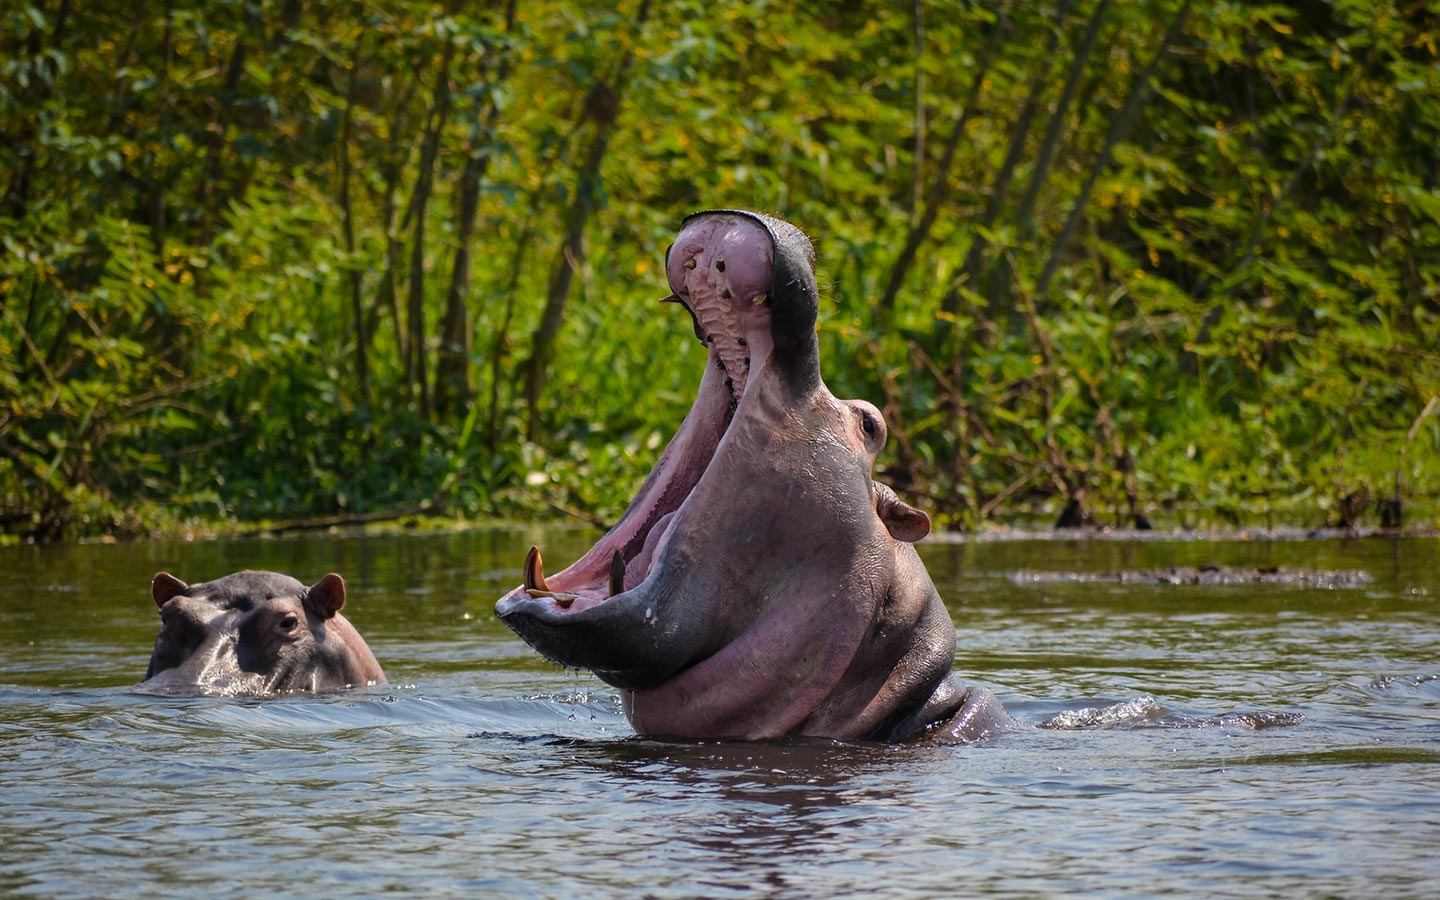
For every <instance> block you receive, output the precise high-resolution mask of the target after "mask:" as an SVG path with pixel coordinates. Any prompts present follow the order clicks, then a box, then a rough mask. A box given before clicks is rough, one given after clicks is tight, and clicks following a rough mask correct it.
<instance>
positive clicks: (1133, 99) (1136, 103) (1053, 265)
mask: <svg viewBox="0 0 1440 900" xmlns="http://www.w3.org/2000/svg"><path fill="white" fill-rule="evenodd" d="M1190 2H1191V0H1185V2H1184V3H1182V4H1181V5H1180V10H1179V11H1178V12H1177V13H1176V14H1175V19H1174V20H1173V21H1172V22H1171V23H1170V27H1169V28H1168V29H1166V31H1165V36H1164V37H1162V38H1161V39H1160V46H1159V47H1158V48H1157V49H1156V50H1155V55H1153V56H1151V57H1150V61H1149V62H1147V63H1146V64H1145V65H1144V67H1142V68H1141V69H1140V71H1139V72H1136V73H1135V77H1134V78H1133V79H1132V80H1131V82H1130V90H1129V92H1128V93H1127V94H1126V96H1125V102H1124V104H1123V105H1122V106H1121V108H1120V112H1119V113H1117V114H1116V116H1115V118H1114V119H1112V120H1111V122H1110V128H1109V130H1108V131H1106V133H1105V143H1104V145H1103V146H1102V147H1101V149H1100V155H1099V156H1097V157H1096V158H1095V163H1094V164H1093V165H1092V166H1091V167H1090V173H1089V175H1088V176H1087V177H1086V179H1085V184H1084V186H1083V187H1081V188H1080V196H1078V197H1076V198H1075V205H1074V206H1072V207H1071V208H1070V214H1069V215H1068V216H1066V218H1065V226H1064V227H1063V228H1062V229H1061V230H1060V236H1059V237H1058V238H1056V239H1055V246H1054V247H1053V248H1051V250H1050V258H1049V259H1047V260H1046V261H1045V268H1044V269H1043V270H1042V271H1041V273H1040V280H1039V281H1037V282H1036V283H1035V306H1036V308H1037V310H1038V311H1039V312H1040V313H1041V314H1042V315H1043V313H1044V310H1045V297H1046V293H1047V292H1048V291H1049V289H1050V280H1051V279H1052V278H1053V277H1054V275H1055V271H1056V270H1057V269H1059V268H1060V262H1061V260H1063V259H1064V257H1065V251H1066V249H1067V248H1068V247H1069V246H1070V241H1071V239H1072V238H1074V236H1075V230H1076V229H1077V228H1078V227H1079V225H1080V219H1081V217H1082V216H1083V215H1084V214H1085V207H1086V205H1087V204H1088V203H1089V202H1090V192H1091V191H1092V190H1094V189H1095V182H1097V181H1099V180H1100V176H1101V174H1102V173H1104V171H1105V170H1106V169H1107V168H1109V166H1110V157H1111V155H1112V154H1113V153H1114V152H1115V146H1116V145H1117V144H1119V143H1120V142H1121V141H1122V140H1124V139H1125V136H1126V135H1127V134H1129V133H1130V128H1131V126H1132V125H1133V124H1134V123H1135V118H1136V117H1137V116H1138V115H1139V114H1140V110H1141V109H1142V108H1143V106H1144V102H1143V101H1144V100H1145V97H1146V95H1148V94H1149V93H1150V79H1151V77H1152V76H1154V74H1155V69H1156V68H1157V67H1158V66H1159V65H1160V61H1161V60H1162V59H1164V58H1165V56H1166V54H1168V53H1169V52H1170V47H1171V45H1173V44H1174V43H1175V40H1176V39H1177V38H1178V37H1179V36H1180V32H1181V30H1182V29H1183V28H1184V27H1185V19H1186V17H1187V16H1188V15H1189V14H1190Z"/></svg>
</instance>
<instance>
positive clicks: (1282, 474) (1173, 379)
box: [0, 0, 1440, 539]
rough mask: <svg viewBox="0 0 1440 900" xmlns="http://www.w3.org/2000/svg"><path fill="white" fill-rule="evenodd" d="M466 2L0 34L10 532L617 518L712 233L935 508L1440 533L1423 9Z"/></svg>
mask: <svg viewBox="0 0 1440 900" xmlns="http://www.w3.org/2000/svg"><path fill="white" fill-rule="evenodd" d="M82 7H83V8H82ZM462 7H463V5H460V4H450V5H448V6H446V7H440V6H435V5H429V4H416V3H400V2H391V3H384V4H376V5H364V6H355V5H354V4H335V3H331V2H319V3H307V4H300V3H293V2H279V0H259V2H249V3H236V2H225V3H210V4H191V5H186V4H179V5H163V6H162V7H156V8H151V7H148V6H147V7H143V8H140V9H138V10H137V9H136V8H135V7H134V6H133V5H124V4H116V3H110V2H97V3H87V4H82V5H80V6H77V5H75V4H73V3H67V2H60V0H55V2H53V3H48V4H47V3H30V4H27V5H22V6H19V7H17V8H15V9H10V10H7V11H6V12H5V13H3V14H0V47H4V49H5V53H4V54H0V60H3V62H0V123H3V127H4V133H5V134H6V136H7V140H5V141H3V142H0V190H3V196H0V242H3V249H4V253H3V258H0V533H6V534H10V535H19V536H30V537H36V538H42V539H43V538H58V537H67V536H79V535H91V534H100V533H110V534H134V533H145V532H154V531H175V530H180V529H184V528H187V527H190V524H191V523H195V522H202V523H214V522H217V521H221V522H225V521H229V522H248V521H253V520H261V519H271V520H289V519H296V518H304V517H309V516H323V515H334V514H341V515H348V514H354V515H356V516H364V515H373V514H378V513H384V512H386V511H390V510H400V509H421V508H423V509H428V510H430V511H441V510H443V511H446V512H447V513H449V514H452V515H459V516H466V517H476V516H496V515H499V516H514V517H529V516H535V515H561V514H574V515H580V516H584V517H591V518H595V519H598V520H608V519H613V517H614V516H615V515H617V514H618V513H619V512H620V510H621V509H623V506H624V503H625V502H626V500H627V498H628V496H629V493H630V492H631V491H632V490H633V489H634V487H635V486H636V485H637V484H638V482H639V480H640V479H641V478H642V477H643V475H644V473H645V472H646V471H647V470H648V468H649V467H650V465H651V464H652V463H653V461H654V459H655V457H656V455H657V454H658V452H659V449H660V447H661V446H663V442H664V441H665V440H666V439H667V438H668V436H669V435H670V434H671V433H672V432H673V431H674V429H675V427H676V426H677V425H678V423H679V421H680V419H681V418H682V417H683V415H684V412H685V410H686V409H687V408H688V405H689V402H690V399H691V397H692V396H693V389H694V384H695V383H696V381H697V380H698V373H699V370H700V368H701V365H702V360H703V348H701V347H700V346H699V345H697V344H695V342H693V341H690V340H689V339H688V337H689V324H688V322H686V321H684V318H683V316H678V315H676V314H674V311H673V310H664V309H660V308H658V307H657V305H656V304H655V300H657V299H658V298H659V297H660V296H661V295H663V294H664V293H665V289H664V283H663V278H664V276H663V271H662V268H661V260H662V259H663V255H664V251H665V247H666V246H667V244H668V242H669V240H670V239H671V237H672V236H673V233H674V230H675V227H676V225H677V223H678V221H679V220H680V218H681V217H683V216H684V215H685V214H687V213H689V212H692V211H694V210H696V209H702V208H711V207H728V206H734V207H748V208H758V209H764V210H768V211H772V212H775V213H777V214H780V215H782V216H784V217H786V218H789V219H791V220H792V221H794V222H796V223H797V224H800V225H801V226H802V227H804V228H806V230H807V231H808V232H809V233H810V234H811V235H812V237H813V238H814V240H815V243H816V246H817V249H818V251H819V255H820V267H821V272H820V274H821V277H822V284H823V294H824V296H823V307H822V321H821V335H820V336H821V342H822V352H823V358H824V360H825V366H826V379H827V381H828V382H829V384H830V385H831V387H832V388H833V389H834V390H835V391H836V392H837V393H839V394H842V395H851V396H862V397H866V398H869V399H872V400H875V401H876V402H877V403H880V404H881V405H882V407H883V409H884V411H885V413H886V416H887V418H888V419H889V423H890V431H891V435H892V443H891V449H890V450H889V451H888V452H887V454H886V455H885V456H884V457H883V458H882V460H881V477H882V478H885V479H886V480H889V481H891V482H893V483H895V484H896V485H897V486H898V487H900V488H901V489H902V491H907V492H910V493H911V494H913V495H915V496H916V497H917V499H918V500H920V502H922V503H923V504H924V505H926V506H927V507H929V508H931V509H932V510H935V511H936V512H938V513H939V514H940V515H941V517H942V520H943V521H944V522H946V523H949V524H953V525H960V526H968V527H978V526H980V525H981V524H982V523H984V522H985V521H986V520H989V519H993V518H997V517H1004V516H1009V515H1016V514H1026V513H1030V512H1035V511H1046V512H1047V514H1048V515H1051V516H1054V515H1056V514H1058V513H1059V511H1060V509H1061V508H1062V507H1064V506H1065V505H1066V504H1067V503H1072V504H1075V505H1077V506H1078V507H1080V508H1083V510H1084V511H1085V513H1086V514H1087V515H1088V516H1089V517H1090V518H1091V520H1093V521H1097V522H1102V523H1115V524H1125V523H1129V522H1132V521H1135V520H1136V519H1137V518H1138V517H1142V516H1143V517H1155V518H1163V519H1168V520H1169V521H1171V522H1174V523H1177V524H1191V525H1194V524H1203V523H1209V522H1229V523H1241V524H1274V523H1279V522H1297V523H1302V524H1312V525H1319V524H1334V523H1344V524H1353V523H1355V522H1356V521H1357V520H1359V521H1363V520H1364V519H1363V517H1368V516H1371V515H1372V513H1371V511H1370V510H1371V506H1370V504H1372V503H1373V502H1374V501H1375V500H1378V499H1381V498H1388V497H1390V496H1391V495H1393V494H1397V493H1398V495H1399V496H1400V497H1401V499H1402V501H1403V502H1404V504H1405V508H1406V511H1407V512H1406V515H1407V521H1408V522H1409V523H1411V524H1421V525H1425V524H1428V525H1435V524H1437V511H1436V501H1437V498H1440V412H1433V413H1432V414H1430V415H1429V416H1428V417H1427V416H1422V411H1423V410H1425V409H1426V403H1427V402H1428V401H1429V399H1430V398H1431V397H1433V396H1435V395H1436V394H1437V393H1440V350H1437V348H1440V294H1437V290H1440V181H1437V179H1440V143H1437V142H1436V140H1435V136H1436V135H1437V134H1440V47H1437V42H1440V32H1437V30H1436V28H1435V22H1436V21H1437V20H1440V19H1437V16H1436V13H1437V11H1440V9H1437V5H1436V4H1435V3H1434V2H1428V0H1427V2H1421V3H1410V4H1394V3H1380V4H1378V5H1377V4H1373V3H1363V4H1362V3H1358V2H1355V0H1333V2H1328V3H1271V4H1248V3H1238V2H1237V3H1214V4H1204V5H1199V4H1195V5H1193V6H1192V5H1191V4H1189V3H1181V2H1180V0H1166V2H1161V3H1151V2H1140V0H1115V2H1113V3H1111V4H1109V6H1108V7H1105V8H1103V9H1102V8H1101V7H1100V6H1099V5H1098V4H1097V3H1095V2H1080V0H1076V2H1073V3H1064V2H1053V3H1040V4H1022V3H1003V4H998V5H996V4H978V3H971V2H956V0H932V2H927V3H924V4H921V5H920V7H919V18H918V20H917V18H916V8H915V7H913V6H909V5H906V6H895V5H887V4H869V5H861V6H843V5H836V4H819V5H815V4H810V5H803V4H802V5H799V6H794V5H786V4H775V3H770V2H765V0H737V2H727V3H718V4H717V3H706V4H701V3H696V2H689V0H685V2H680V3H670V4H664V5H655V6H653V8H652V6H651V5H650V4H648V3H644V4H642V3H640V2H639V0H635V2H632V3H627V4H623V5H622V6H621V7H620V8H618V9H617V8H616V7H615V6H614V5H613V4H599V3H574V2H538V3H528V2H527V3H515V4H513V5H511V4H498V5H496V7H495V8H492V9H488V10H471V9H469V8H468V7H467V8H462ZM642 11H644V13H645V16H643V17H642V16H641V15H640V14H641V12H642ZM1062 11H1063V12H1062ZM1102 13H1103V14H1102ZM1097 15H1098V16H1099V19H1098V22H1097V27H1098V28H1099V29H1100V30H1099V35H1100V37H1099V40H1098V41H1096V42H1095V43H1094V45H1093V47H1091V48H1090V49H1089V51H1088V52H1087V53H1086V54H1084V56H1083V58H1080V59H1076V58H1075V54H1076V51H1077V48H1079V47H1080V46H1081V35H1082V33H1084V32H1085V30H1086V29H1087V27H1088V26H1089V24H1090V19H1091V17H1092V16H1097ZM1052 35H1053V40H1054V47H1055V49H1054V50H1053V51H1047V49H1046V48H1047V44H1048V43H1049V42H1050V41H1051V40H1052V37H1051V36H1052ZM1072 77H1073V79H1074V83H1073V85H1071V87H1072V88H1073V90H1071V91H1068V92H1067V91H1066V90H1065V85H1066V83H1067V78H1072ZM1067 96H1073V98H1074V100H1073V102H1071V103H1069V104H1068V105H1063V104H1062V98H1064V97H1067ZM1029 97H1034V98H1035V100H1034V102H1035V104H1036V105H1035V106H1034V109H1033V115H1031V116H1030V124H1027V120H1026V118H1025V117H1024V116H1023V115H1022V108H1023V107H1024V106H1025V105H1026V102H1027V98H1029ZM1051 117H1054V122H1053V124H1052V123H1051V122H1050V121H1049V119H1050V118H1051ZM959 124H963V126H964V127H963V128H961V129H959V130H958V131H955V132H954V134H953V138H954V139H953V140H952V139H951V138H952V129H955V128H956V127H957V125H959ZM432 146H433V148H434V152H433V158H432V154H431V153H430V151H429V150H428V149H427V148H429V147H432ZM1012 148H1015V149H1017V150H1018V156H1015V161H1014V166H1013V168H1012V169H1011V170H1009V171H1008V172H1007V171H1005V161H1006V159H1007V157H1009V156H1011V155H1012V154H1011V150H1012ZM596 154H598V157H597V156H596ZM597 159H598V177H592V176H591V175H589V174H587V173H589V172H591V171H593V167H592V165H591V164H592V162H594V161H596V160H597ZM1047 159H1048V160H1053V163H1052V164H1049V165H1046V164H1044V163H1042V160H1047ZM467 191H469V192H470V194H469V196H471V197H472V198H473V199H472V200H471V201H468V202H467V200H466V197H467ZM1022 196H1024V197H1026V198H1027V199H1026V201H1025V202H1022V201H1021V197H1022ZM1032 197H1033V201H1032V200H1031V199H1030V198H1032ZM580 198H585V199H586V200H587V202H593V204H594V207H593V209H594V211H593V214H590V215H589V218H588V219H586V218H581V219H580V220H579V225H580V228H581V231H582V232H583V234H584V238H585V241H584V246H585V247H586V252H584V253H581V254H578V255H577V254H575V253H574V252H573V248H571V247H567V246H565V244H566V239H565V237H564V235H565V234H566V232H567V228H568V227H571V226H572V225H574V223H575V222H576V219H575V218H574V216H575V210H576V209H577V202H578V201H579V199H580ZM990 208H993V215H992V214H987V212H986V211H987V209H990ZM421 209H423V210H424V212H423V224H424V225H425V227H424V228H423V229H418V228H416V224H417V219H419V217H420V213H419V210H421ZM417 241H418V242H419V246H418V247H416V242H417ZM907 241H908V242H910V243H913V245H914V248H915V251H916V252H914V253H913V254H911V255H908V256H907V254H906V253H905V252H903V251H902V249H901V248H902V246H904V245H906V243H907ZM462 247H463V249H466V250H468V251H469V253H468V257H467V264H466V265H465V266H463V267H459V266H456V265H455V263H456V261H457V258H459V251H460V250H461V249H462ZM567 266H569V267H570V268H571V269H573V273H572V274H573V277H572V279H571V281H570V283H569V286H568V288H567V289H565V290H564V291H563V292H561V294H560V295H559V300H558V306H557V303H556V296H555V294H556V291H555V285H556V284H557V281H556V278H555V276H556V273H559V272H562V271H565V269H566V267H567ZM891 282H893V283H895V284H897V285H898V286H899V292H898V293H897V294H896V296H895V300H894V302H893V305H891V304H886V303H883V302H881V301H880V300H879V298H880V297H882V295H884V294H885V291H886V285H887V283H891ZM547 297H548V298H549V299H548V301H547ZM552 308H555V309H557V310H558V311H557V312H556V314H557V315H558V316H559V317H560V320H559V321H560V327H559V330H558V332H557V333H556V334H555V336H554V340H553V343H552V344H546V343H545V342H543V341H542V340H541V331H542V330H543V326H542V317H543V316H544V315H546V311H547V310H549V309H552ZM667 312H668V313H669V314H666V313H667ZM447 328H449V329H450V330H447ZM456 329H458V330H456ZM415 334H419V335H421V336H422V346H421V347H418V348H417V347H416V346H415V345H414V339H413V337H412V335H415ZM545 347H548V348H549V349H548V350H543V348H545ZM536 348H542V352H543V353H544V357H545V358H544V359H543V362H544V364H545V367H546V368H547V370H548V377H547V378H546V379H545V381H544V390H543V392H542V394H541V396H540V397H539V398H538V407H537V410H536V413H537V415H538V424H539V428H538V430H537V433H536V437H535V440H533V441H528V440H526V439H525V437H524V436H525V435H526V433H527V422H526V410H525V408H524V405H525V387H524V386H525V384H526V379H527V377H528V376H527V372H528V371H530V363H531V361H530V358H529V357H530V356H531V355H532V354H534V353H535V352H536ZM422 349H423V350H424V351H425V352H424V353H418V352H417V351H418V350H422ZM440 351H443V353H442V359H441V361H440V362H439V363H437V362H436V354H437V352H440ZM444 354H449V356H448V359H447V358H445V357H444ZM417 359H423V361H424V366H423V367H421V366H418V365H417V363H416V360H417ZM437 365H441V366H450V367H451V369H449V370H447V371H448V373H449V374H446V375H445V376H444V378H446V379H450V378H452V376H453V377H454V379H455V380H453V381H449V380H447V381H446V390H447V391H455V390H458V397H457V398H454V399H453V400H452V399H451V398H449V397H448V396H447V397H445V398H442V397H440V395H439V391H440V381H441V380H442V375H441V373H440V371H439V370H437V369H436V366H437ZM457 372H458V376H457V375H456V373H457ZM432 387H433V388H434V389H435V391H436V394H435V395H434V396H433V398H432V394H431V390H430V389H431V388H432ZM1362 501H1364V502H1362ZM1357 511H1358V512H1357Z"/></svg>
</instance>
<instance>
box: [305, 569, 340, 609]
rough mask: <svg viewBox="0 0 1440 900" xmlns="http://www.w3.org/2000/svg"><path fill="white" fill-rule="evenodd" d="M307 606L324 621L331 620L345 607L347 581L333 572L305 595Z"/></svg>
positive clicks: (316, 583)
mask: <svg viewBox="0 0 1440 900" xmlns="http://www.w3.org/2000/svg"><path fill="white" fill-rule="evenodd" d="M305 605H306V606H308V607H309V608H310V611H311V612H313V613H315V615H317V616H319V617H320V618H321V619H322V620H324V619H329V618H331V617H332V616H334V615H335V614H336V613H338V612H339V611H340V608H341V607H342V606H344V605H345V579H343V578H341V577H340V576H339V575H336V574H335V573H334V572H331V573H330V574H329V575H326V576H325V577H324V578H322V579H320V580H319V581H317V582H315V585H314V586H313V587H311V588H310V590H308V591H307V592H306V593H305Z"/></svg>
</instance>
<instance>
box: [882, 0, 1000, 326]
mask: <svg viewBox="0 0 1440 900" xmlns="http://www.w3.org/2000/svg"><path fill="white" fill-rule="evenodd" d="M1008 9H1009V4H1008V3H1007V4H1006V5H1005V6H1002V7H1001V8H1000V14H999V18H998V20H997V21H996V26H995V39H994V40H992V41H987V42H985V45H984V51H983V52H982V54H981V56H980V59H979V61H978V63H977V65H976V66H975V74H974V75H973V76H971V80H970V90H969V93H968V94H967V95H966V97H965V102H964V104H963V105H962V106H961V109H960V117H959V118H957V119H956V120H955V124H954V125H953V126H952V127H951V128H950V134H949V135H948V136H947V137H946V139H945V148H944V150H943V151H941V154H940V161H939V163H938V165H937V166H936V170H935V176H934V177H933V178H932V179H930V187H929V189H928V190H927V191H926V196H925V201H924V204H923V212H921V213H920V215H919V216H918V217H916V219H915V222H914V224H913V225H911V226H910V230H909V231H908V232H907V233H906V235H905V243H904V244H903V245H902V246H901V248H900V253H899V254H898V255H897V256H896V257H895V263H894V265H892V266H891V267H890V279H889V281H888V282H887V283H886V285H885V293H884V294H882V295H881V296H880V300H879V302H878V303H877V304H876V309H877V316H878V318H880V319H882V320H884V319H887V318H888V317H889V315H890V312H891V311H892V310H893V309H894V308H895V298H896V297H897V296H899V294H900V285H902V284H903V283H904V282H905V276H906V275H907V274H908V273H909V271H910V266H911V265H913V264H914V262H915V254H916V253H917V252H919V250H920V245H921V244H923V243H924V242H925V239H926V238H927V237H929V236H930V229H931V228H933V227H934V226H935V219H936V218H937V217H938V216H939V215H940V210H941V208H942V207H944V206H945V204H946V203H948V202H949V201H950V192H951V185H950V168H951V167H952V166H953V165H954V163H955V152H956V150H957V149H959V146H960V139H961V138H963V137H964V136H965V128H966V126H968V125H969V124H970V119H971V117H972V116H973V115H974V114H975V109H976V106H977V105H978V103H979V99H980V90H981V88H982V87H983V85H984V83H985V78H986V76H987V75H988V74H989V72H990V64H991V63H992V62H994V60H995V55H996V50H997V49H998V48H999V46H1000V39H1001V37H1002V36H1003V35H1004V31H1005V14H1006V11H1007V10H1008ZM919 155H920V156H922V157H923V153H921V154H919ZM920 163H921V160H920V159H917V160H916V162H915V166H916V171H917V173H918V171H919V168H920Z"/></svg>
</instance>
